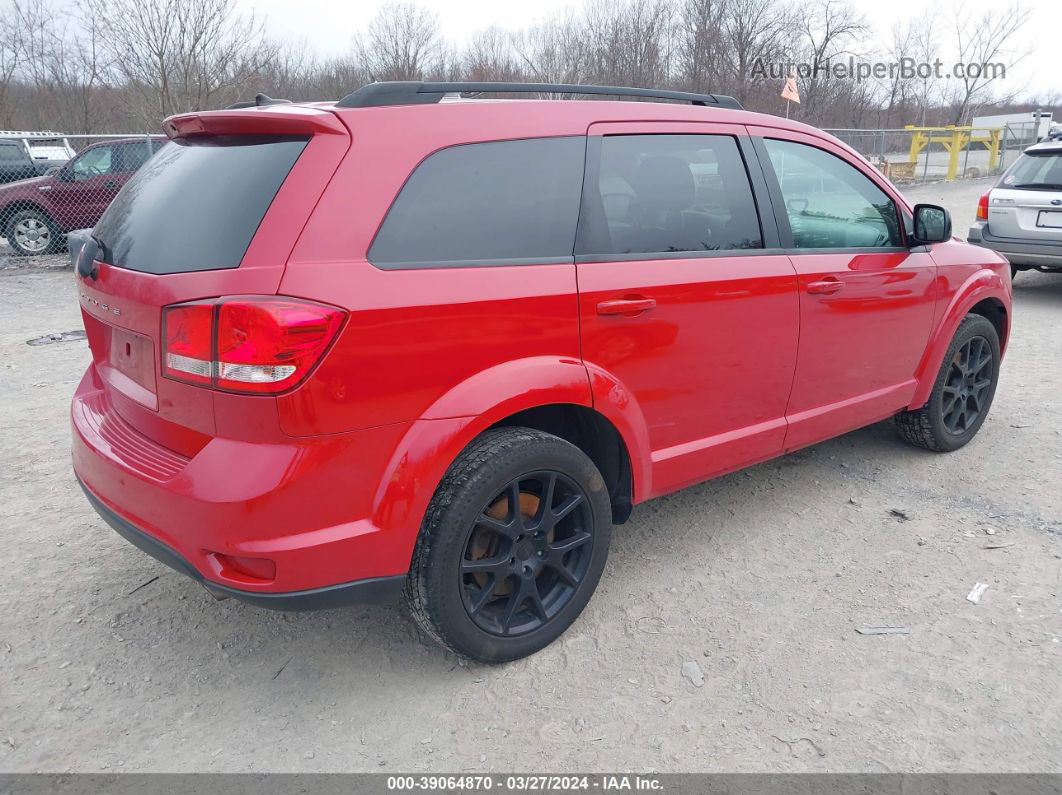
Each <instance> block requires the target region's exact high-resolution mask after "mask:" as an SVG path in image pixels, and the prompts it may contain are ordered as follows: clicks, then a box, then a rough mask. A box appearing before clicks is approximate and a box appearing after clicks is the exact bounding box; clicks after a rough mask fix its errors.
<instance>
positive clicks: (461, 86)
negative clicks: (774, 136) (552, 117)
mask: <svg viewBox="0 0 1062 795" xmlns="http://www.w3.org/2000/svg"><path fill="white" fill-rule="evenodd" d="M482 93H490V94H498V93H504V94H539V93H548V94H595V95H603V96H612V97H640V98H643V99H670V100H675V101H678V102H690V103H692V104H694V105H711V106H714V107H717V108H730V109H732V110H742V107H741V103H740V102H738V101H737V100H736V99H734V98H733V97H726V96H722V95H718V94H691V93H688V92H686V91H664V90H662V89H657V88H629V87H626V86H585V85H575V84H571V83H492V82H478V83H477V82H472V83H460V82H458V83H451V82H442V83H425V82H422V81H419V80H409V81H393V82H382V83H369V84H368V85H366V86H362V87H361V88H359V89H358V90H357V91H355V92H353V93H352V94H347V96H345V97H343V99H341V100H339V102H337V103H336V107H337V108H379V107H386V106H391V105H430V104H433V103H436V102H438V101H439V100H441V99H442V98H443V97H444V96H446V95H447V94H482Z"/></svg>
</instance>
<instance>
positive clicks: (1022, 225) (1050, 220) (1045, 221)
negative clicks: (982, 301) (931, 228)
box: [967, 141, 1062, 274]
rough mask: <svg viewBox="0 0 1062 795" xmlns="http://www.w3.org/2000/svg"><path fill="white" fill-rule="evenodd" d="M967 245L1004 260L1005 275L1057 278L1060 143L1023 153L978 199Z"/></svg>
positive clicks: (1061, 229)
mask: <svg viewBox="0 0 1062 795" xmlns="http://www.w3.org/2000/svg"><path fill="white" fill-rule="evenodd" d="M967 240H968V241H969V242H970V243H974V244H976V245H978V246H984V247H985V248H990V249H993V250H995V251H998V252H999V253H1000V254H1002V255H1003V256H1005V257H1006V258H1007V259H1008V260H1010V269H1011V274H1016V273H1017V272H1018V271H1021V270H1029V269H1031V268H1036V269H1037V270H1041V271H1055V272H1059V273H1062V141H1044V142H1043V143H1038V144H1036V145H1034V146H1030V147H1029V148H1028V149H1026V150H1025V151H1024V152H1023V153H1022V155H1021V157H1019V158H1018V159H1017V160H1015V161H1014V164H1013V165H1012V166H1011V167H1010V168H1008V169H1007V170H1006V172H1005V173H1004V174H1003V176H1002V177H1000V179H999V182H997V183H996V185H995V187H994V188H992V189H991V190H990V191H989V192H988V193H986V194H985V195H984V196H982V197H981V201H980V202H979V204H978V206H977V221H976V222H975V223H974V225H973V226H971V227H970V233H969V235H968V236H967Z"/></svg>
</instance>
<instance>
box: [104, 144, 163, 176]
mask: <svg viewBox="0 0 1062 795" xmlns="http://www.w3.org/2000/svg"><path fill="white" fill-rule="evenodd" d="M156 151H158V147H155V148H152V146H151V144H150V143H148V141H136V142H134V143H126V144H119V145H117V146H116V147H114V155H113V156H112V157H113V159H114V163H113V170H114V171H117V172H124V171H136V170H137V169H138V168H140V167H141V166H142V165H144V163H146V162H147V159H148V158H149V157H151V155H152V153H154V152H156Z"/></svg>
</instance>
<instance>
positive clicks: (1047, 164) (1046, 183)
mask: <svg viewBox="0 0 1062 795" xmlns="http://www.w3.org/2000/svg"><path fill="white" fill-rule="evenodd" d="M999 184H1000V186H1001V187H1004V188H1021V189H1025V190H1062V152H1050V151H1049V152H1026V153H1025V154H1023V155H1022V156H1021V157H1020V158H1018V160H1017V161H1015V163H1014V165H1013V166H1012V167H1011V169H1010V171H1008V172H1007V173H1006V175H1005V176H1004V177H1003V179H1002V180H1000V182H999Z"/></svg>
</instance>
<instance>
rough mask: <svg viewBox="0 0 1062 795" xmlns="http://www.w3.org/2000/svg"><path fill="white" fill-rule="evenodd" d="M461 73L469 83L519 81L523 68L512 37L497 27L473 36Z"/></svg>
mask: <svg viewBox="0 0 1062 795" xmlns="http://www.w3.org/2000/svg"><path fill="white" fill-rule="evenodd" d="M461 71H462V76H463V77H464V78H466V79H468V80H496V81H508V82H511V81H514V80H519V79H520V65H519V63H518V61H517V55H516V52H515V51H514V50H513V43H512V37H511V36H509V34H507V33H506V32H505V31H503V30H502V29H501V28H499V27H496V26H492V27H489V28H487V29H486V30H481V31H478V32H477V33H475V34H473V35H472V38H471V39H470V41H469V42H468V46H467V47H466V48H465V53H464V57H463V59H462V70H461Z"/></svg>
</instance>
